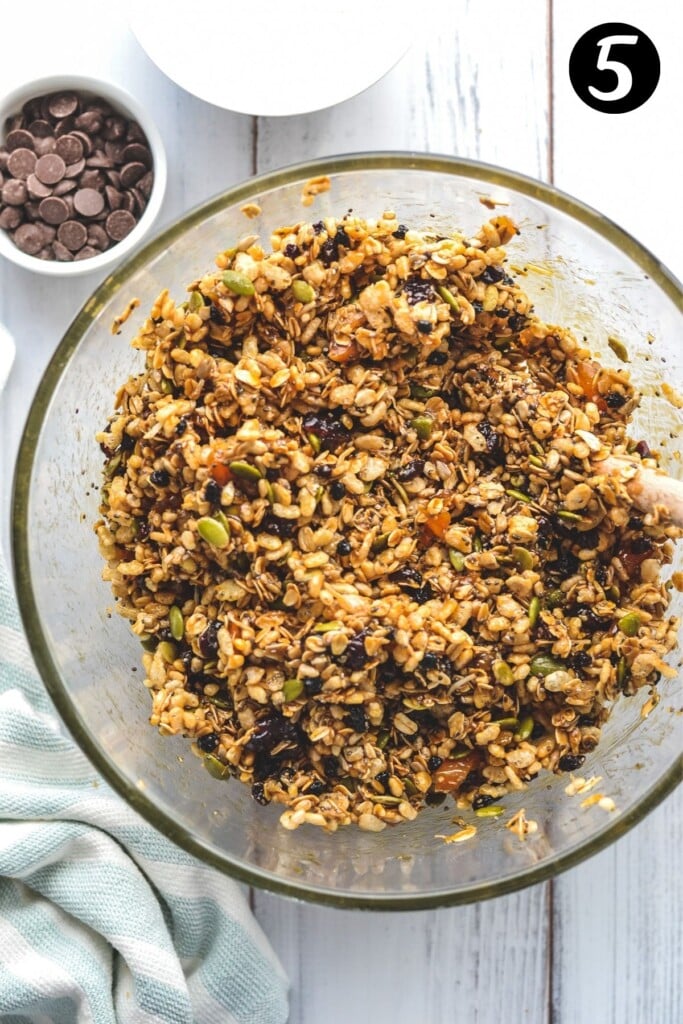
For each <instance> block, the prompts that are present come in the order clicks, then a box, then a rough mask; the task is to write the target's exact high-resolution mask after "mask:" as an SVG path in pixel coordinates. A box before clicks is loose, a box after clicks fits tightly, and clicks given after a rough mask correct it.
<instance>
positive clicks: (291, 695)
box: [282, 679, 304, 703]
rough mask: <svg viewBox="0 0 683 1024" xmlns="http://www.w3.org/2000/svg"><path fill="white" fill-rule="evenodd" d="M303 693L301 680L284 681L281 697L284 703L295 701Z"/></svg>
mask: <svg viewBox="0 0 683 1024" xmlns="http://www.w3.org/2000/svg"><path fill="white" fill-rule="evenodd" d="M303 692H304V684H303V682H302V680H301V679H285V681H284V683H283V685H282V696H283V697H284V698H285V701H286V702H287V703H289V701H292V700H296V699H297V697H300V696H301V694H302V693H303Z"/></svg>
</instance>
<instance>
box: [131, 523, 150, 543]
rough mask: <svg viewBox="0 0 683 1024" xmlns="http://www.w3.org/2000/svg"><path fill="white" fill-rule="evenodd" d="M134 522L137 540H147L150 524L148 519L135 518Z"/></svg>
mask: <svg viewBox="0 0 683 1024" xmlns="http://www.w3.org/2000/svg"><path fill="white" fill-rule="evenodd" d="M135 522H136V523H137V533H136V535H135V536H136V539H137V540H147V538H148V537H149V531H150V530H151V526H150V525H149V520H147V519H136V520H135Z"/></svg>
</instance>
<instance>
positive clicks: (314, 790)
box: [305, 779, 325, 796]
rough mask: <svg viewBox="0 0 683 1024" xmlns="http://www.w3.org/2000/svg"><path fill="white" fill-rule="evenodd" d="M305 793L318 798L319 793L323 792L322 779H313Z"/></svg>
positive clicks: (323, 784)
mask: <svg viewBox="0 0 683 1024" xmlns="http://www.w3.org/2000/svg"><path fill="white" fill-rule="evenodd" d="M305 792H306V793H310V794H311V796H320V794H321V793H324V792H325V783H324V782H323V780H322V779H313V782H312V783H311V784H310V786H309V787H308V789H307V790H305Z"/></svg>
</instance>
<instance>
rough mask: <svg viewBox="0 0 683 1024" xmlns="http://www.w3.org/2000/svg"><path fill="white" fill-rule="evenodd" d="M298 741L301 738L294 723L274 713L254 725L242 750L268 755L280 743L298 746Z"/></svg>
mask: <svg viewBox="0 0 683 1024" xmlns="http://www.w3.org/2000/svg"><path fill="white" fill-rule="evenodd" d="M300 741H301V736H300V734H299V730H298V729H297V727H296V725H295V723H294V722H292V721H291V719H289V718H284V717H283V716H282V715H279V714H277V712H274V713H273V714H270V715H266V717H265V718H262V719H260V721H258V722H257V723H256V728H255V729H254V732H253V733H252V735H251V736H250V738H249V739H248V740H247V742H246V743H245V745H244V749H245V750H248V751H250V752H251V753H252V754H268V753H270V752H271V751H272V750H273V749H274V748H275V747H277V746H279V744H280V743H288V744H290V745H294V746H298V745H299V743H300Z"/></svg>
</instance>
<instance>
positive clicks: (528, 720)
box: [515, 715, 534, 741]
mask: <svg viewBox="0 0 683 1024" xmlns="http://www.w3.org/2000/svg"><path fill="white" fill-rule="evenodd" d="M533 731H534V720H533V718H532V717H531V715H527V716H526V717H525V718H522V720H521V721H520V723H519V727H518V729H517V732H516V733H515V739H516V740H518V741H520V740H528V739H529V737H530V736H531V734H532V732H533Z"/></svg>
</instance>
